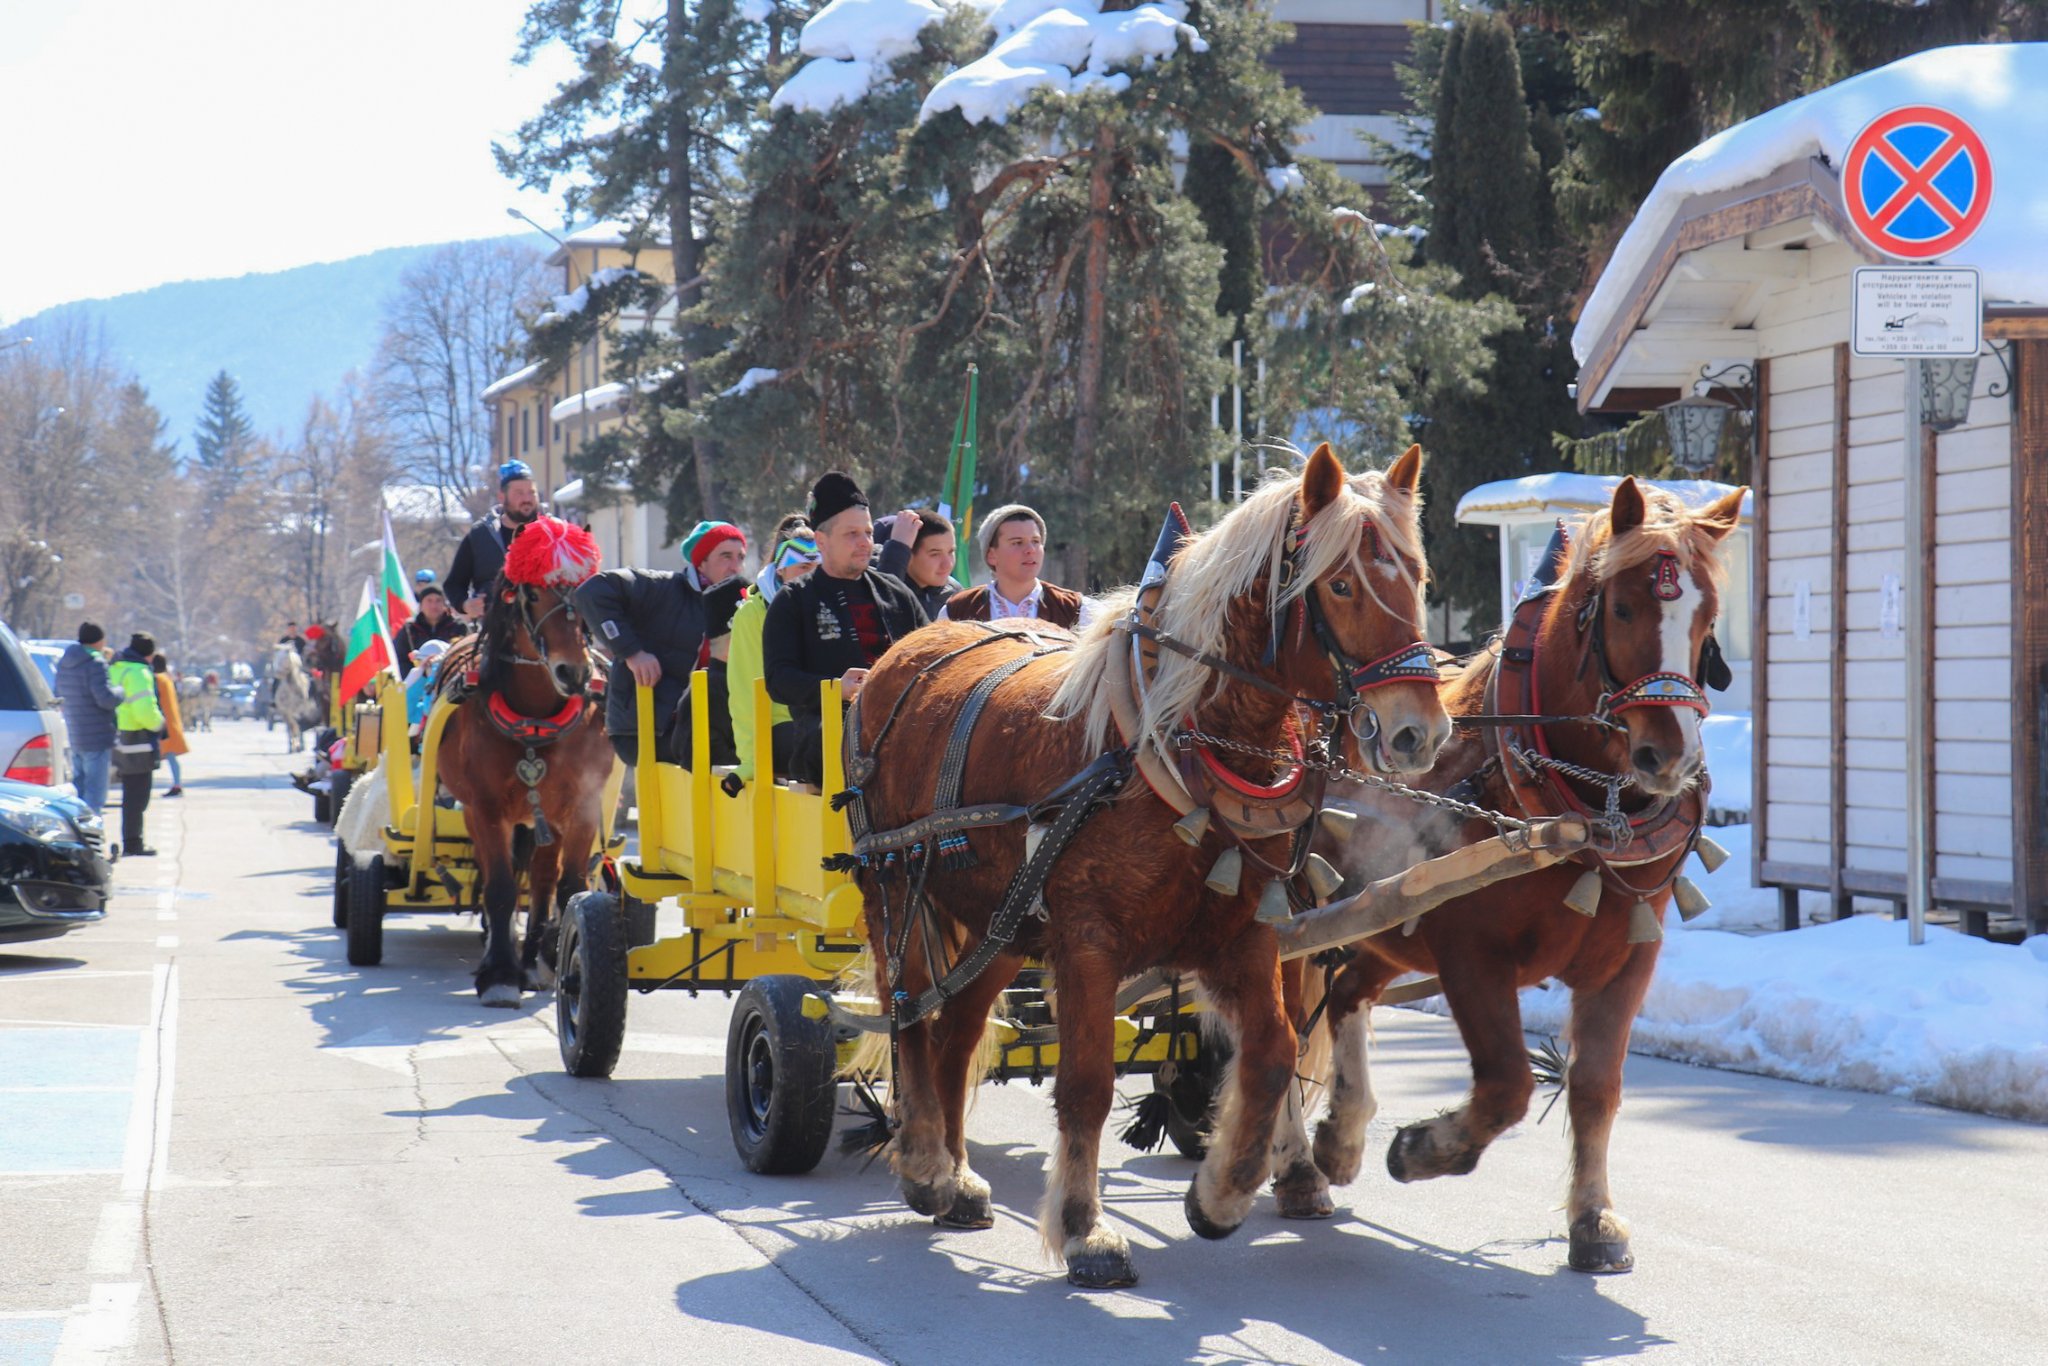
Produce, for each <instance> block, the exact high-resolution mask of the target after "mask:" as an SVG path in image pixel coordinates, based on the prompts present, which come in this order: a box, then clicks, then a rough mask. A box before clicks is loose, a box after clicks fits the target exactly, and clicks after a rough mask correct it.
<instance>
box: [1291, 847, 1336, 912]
mask: <svg viewBox="0 0 2048 1366" xmlns="http://www.w3.org/2000/svg"><path fill="white" fill-rule="evenodd" d="M1301 871H1302V875H1303V876H1304V877H1306V878H1307V879H1308V889H1309V891H1311V892H1313V893H1314V894H1315V899H1316V905H1318V906H1320V905H1322V904H1323V903H1324V902H1326V901H1328V900H1329V899H1330V898H1331V897H1333V896H1335V895H1337V889H1338V888H1339V887H1342V886H1343V885H1344V875H1343V874H1342V873H1340V872H1338V871H1337V870H1336V869H1335V868H1332V867H1331V866H1330V861H1329V860H1328V859H1326V858H1324V857H1323V856H1322V855H1321V854H1310V855H1309V856H1308V863H1307V864H1306V866H1304V867H1303V868H1302V870H1301Z"/></svg>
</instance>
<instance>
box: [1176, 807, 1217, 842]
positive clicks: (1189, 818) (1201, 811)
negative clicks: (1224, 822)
mask: <svg viewBox="0 0 2048 1366" xmlns="http://www.w3.org/2000/svg"><path fill="white" fill-rule="evenodd" d="M1173 833H1174V834H1176V835H1179V836H1180V839H1181V843H1183V844H1185V845H1188V846H1189V847H1190V848H1192V847H1193V846H1195V845H1197V844H1200V843H1201V842H1202V836H1204V835H1206V834H1208V833H1209V808H1208V807H1206V806H1198V807H1196V808H1195V809H1194V810H1192V811H1190V812H1188V814H1187V815H1185V816H1182V817H1181V818H1180V819H1179V820H1177V821H1175V822H1174V823H1173Z"/></svg>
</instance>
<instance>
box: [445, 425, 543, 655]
mask: <svg viewBox="0 0 2048 1366" xmlns="http://www.w3.org/2000/svg"><path fill="white" fill-rule="evenodd" d="M538 516H540V490H539V489H536V488H535V487H534V486H533V468H532V467H531V466H530V465H528V464H527V463H526V462H525V461H524V460H507V461H506V462H505V463H504V464H502V465H500V466H498V506H496V507H494V508H492V509H491V513H490V516H488V517H486V518H484V519H483V520H482V521H481V522H478V523H477V524H476V525H475V526H473V527H471V528H470V529H469V534H468V535H467V536H464V537H463V538H462V544H461V545H459V546H457V547H455V563H454V564H453V565H451V566H450V567H449V569H448V577H447V579H446V580H445V582H446V584H447V588H448V605H449V606H451V607H453V608H454V609H455V610H456V611H458V612H460V613H461V614H462V615H463V616H465V617H468V618H469V619H470V620H472V621H481V620H482V619H483V615H484V595H485V594H486V593H488V592H490V591H491V585H492V584H494V583H496V582H497V581H498V571H499V570H501V569H503V568H504V567H505V552H506V550H508V549H509V548H510V547H511V545H512V538H513V537H514V536H517V535H518V534H519V528H521V527H523V526H525V525H526V524H527V523H528V522H530V521H532V520H533V519H534V518H536V517H538Z"/></svg>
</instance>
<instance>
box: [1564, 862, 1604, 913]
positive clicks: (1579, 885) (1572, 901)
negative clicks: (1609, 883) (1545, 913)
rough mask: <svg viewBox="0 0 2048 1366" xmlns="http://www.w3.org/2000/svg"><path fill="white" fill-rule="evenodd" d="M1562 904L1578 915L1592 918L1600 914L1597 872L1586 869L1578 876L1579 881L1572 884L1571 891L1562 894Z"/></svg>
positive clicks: (1598, 876) (1598, 877) (1598, 875)
mask: <svg viewBox="0 0 2048 1366" xmlns="http://www.w3.org/2000/svg"><path fill="white" fill-rule="evenodd" d="M1564 904H1565V905H1567V906H1569V907H1571V908H1572V909H1573V910H1575V911H1577V912H1578V913H1579V914H1580V915H1585V916H1594V915H1598V914H1600V874H1599V873H1598V871H1596V870H1594V869H1592V868H1588V869H1587V870H1586V871H1585V872H1583V873H1581V874H1579V880H1578V881H1577V882H1574V883H1573V884H1572V889H1571V890H1570V891H1569V892H1566V893H1565V894H1564Z"/></svg>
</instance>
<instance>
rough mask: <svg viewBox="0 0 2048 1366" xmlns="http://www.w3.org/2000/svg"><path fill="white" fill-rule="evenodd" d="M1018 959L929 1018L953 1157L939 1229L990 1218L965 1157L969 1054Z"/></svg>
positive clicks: (971, 1078)
mask: <svg viewBox="0 0 2048 1366" xmlns="http://www.w3.org/2000/svg"><path fill="white" fill-rule="evenodd" d="M1022 966H1023V960H1022V959H1019V958H1013V957H1004V958H1001V959H998V960H997V961H996V962H994V963H991V964H989V967H988V970H987V971H986V972H984V973H982V974H981V976H980V977H978V978H976V979H975V980H974V981H973V982H971V983H969V984H968V986H967V988H966V989H965V990H963V991H962V992H961V993H960V994H959V995H958V996H955V997H954V998H953V999H952V1000H951V1001H950V1002H948V1003H947V1005H946V1009H945V1011H944V1013H943V1014H941V1015H940V1017H939V1018H938V1019H937V1020H935V1021H934V1022H933V1048H932V1082H933V1086H934V1088H935V1090H936V1092H937V1100H938V1107H939V1113H940V1114H941V1116H943V1118H944V1120H945V1125H946V1152H947V1154H948V1155H949V1156H950V1157H951V1158H952V1160H953V1203H952V1205H951V1206H950V1207H949V1208H948V1209H947V1210H946V1212H945V1213H943V1214H941V1215H939V1216H938V1217H937V1222H938V1223H939V1225H940V1226H941V1227H943V1228H959V1229H981V1228H988V1227H990V1226H991V1225H992V1224H994V1223H995V1210H994V1207H993V1205H992V1204H991V1202H990V1199H989V1188H988V1182H986V1181H984V1180H983V1179H982V1178H981V1177H980V1176H979V1175H977V1174H976V1173H975V1171H974V1168H973V1167H971V1166H969V1165H968V1162H967V1101H968V1097H969V1095H970V1093H971V1091H972V1089H973V1087H974V1084H975V1083H976V1082H977V1081H979V1080H980V1078H978V1077H977V1076H975V1075H974V1072H975V1068H974V1062H975V1055H976V1054H977V1053H979V1052H980V1050H981V1041H982V1036H983V1035H984V1034H986V1033H987V1031H988V1012H989V1007H990V1006H991V1005H993V1004H994V1003H995V999H996V997H997V996H998V995H1000V994H1001V993H1002V990H1003V988H1004V987H1007V986H1008V985H1009V984H1010V983H1011V982H1012V981H1013V980H1014V979H1015V978H1016V976H1017V970H1018V968H1020V967H1022Z"/></svg>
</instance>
